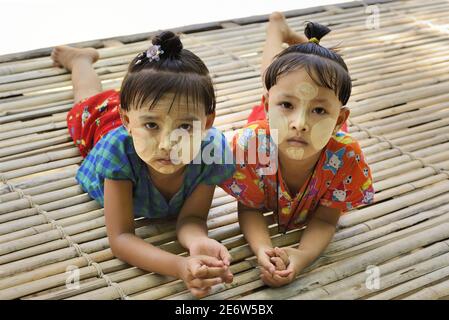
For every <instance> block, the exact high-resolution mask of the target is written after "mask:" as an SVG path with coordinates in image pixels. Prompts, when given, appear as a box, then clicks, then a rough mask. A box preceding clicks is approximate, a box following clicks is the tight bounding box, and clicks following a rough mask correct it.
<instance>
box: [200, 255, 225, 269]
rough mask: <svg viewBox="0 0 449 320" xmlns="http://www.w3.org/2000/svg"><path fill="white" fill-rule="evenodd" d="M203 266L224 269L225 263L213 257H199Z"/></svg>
mask: <svg viewBox="0 0 449 320" xmlns="http://www.w3.org/2000/svg"><path fill="white" fill-rule="evenodd" d="M199 258H200V260H201V262H202V264H205V265H207V266H209V267H222V266H223V265H224V264H223V261H221V260H219V259H217V258H215V257H211V256H199Z"/></svg>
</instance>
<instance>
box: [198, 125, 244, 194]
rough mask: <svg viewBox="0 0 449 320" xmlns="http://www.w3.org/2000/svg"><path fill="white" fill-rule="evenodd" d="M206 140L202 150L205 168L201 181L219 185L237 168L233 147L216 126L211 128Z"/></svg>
mask: <svg viewBox="0 0 449 320" xmlns="http://www.w3.org/2000/svg"><path fill="white" fill-rule="evenodd" d="M204 141H205V142H204V144H203V146H202V148H201V150H202V161H203V163H204V166H205V169H204V172H203V175H202V179H201V182H202V183H204V184H207V185H219V184H220V183H222V182H223V181H225V180H226V179H229V178H230V177H231V176H232V175H233V174H234V172H235V169H236V167H235V163H234V159H233V156H232V151H231V148H230V147H229V144H228V142H227V140H226V137H225V136H224V135H223V133H222V132H221V131H219V130H218V129H216V128H211V129H209V132H208V134H207V136H206V137H205V139H204ZM206 158H207V159H206Z"/></svg>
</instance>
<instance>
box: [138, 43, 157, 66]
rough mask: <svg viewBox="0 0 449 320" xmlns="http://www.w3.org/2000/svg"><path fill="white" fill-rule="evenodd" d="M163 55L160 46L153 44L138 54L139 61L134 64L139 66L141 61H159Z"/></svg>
mask: <svg viewBox="0 0 449 320" xmlns="http://www.w3.org/2000/svg"><path fill="white" fill-rule="evenodd" d="M163 53H164V50H162V49H161V46H160V45H157V44H153V45H151V46H150V47H149V48H148V50H146V51H144V52H142V53H140V54H139V55H138V56H137V58H139V60H137V61H136V63H135V64H140V63H141V62H142V61H143V60H145V59H148V61H150V62H151V61H159V60H160V58H159V57H160V56H161V55H162V54H163Z"/></svg>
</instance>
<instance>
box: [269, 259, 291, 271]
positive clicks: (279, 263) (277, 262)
mask: <svg viewBox="0 0 449 320" xmlns="http://www.w3.org/2000/svg"><path fill="white" fill-rule="evenodd" d="M270 260H271V262H272V263H273V264H274V265H275V266H276V270H285V269H286V268H287V267H286V266H285V264H284V261H283V260H282V259H281V258H279V257H272V258H270Z"/></svg>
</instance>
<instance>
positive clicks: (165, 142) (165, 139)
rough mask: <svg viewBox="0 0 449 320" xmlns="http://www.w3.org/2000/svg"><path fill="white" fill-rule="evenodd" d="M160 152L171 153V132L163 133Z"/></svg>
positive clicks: (160, 139)
mask: <svg viewBox="0 0 449 320" xmlns="http://www.w3.org/2000/svg"><path fill="white" fill-rule="evenodd" d="M159 150H163V151H166V152H169V151H170V150H171V141H170V132H167V131H163V132H161V135H160V137H159Z"/></svg>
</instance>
